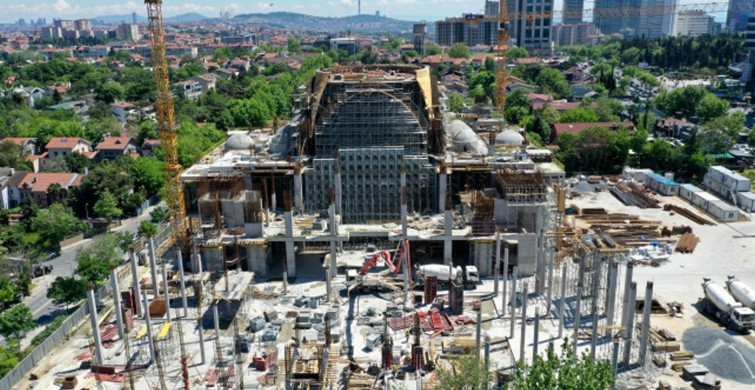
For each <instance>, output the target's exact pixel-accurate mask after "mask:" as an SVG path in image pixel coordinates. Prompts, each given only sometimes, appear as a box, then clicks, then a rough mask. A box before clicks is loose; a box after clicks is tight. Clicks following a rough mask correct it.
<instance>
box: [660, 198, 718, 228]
mask: <svg viewBox="0 0 755 390" xmlns="http://www.w3.org/2000/svg"><path fill="white" fill-rule="evenodd" d="M663 209H664V210H666V211H673V212H675V213H677V214H679V215H682V216H684V217H687V218H688V219H690V220H692V221H693V222H696V223H698V224H700V225H710V226H716V223H715V222H712V221H710V220H708V219H707V218H703V217H701V216H699V215H698V214H697V213H695V212H694V211H692V210H689V209H687V208H684V207H681V206H677V205H675V204H670V203H666V204H665V205H663Z"/></svg>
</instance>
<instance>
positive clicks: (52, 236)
mask: <svg viewBox="0 0 755 390" xmlns="http://www.w3.org/2000/svg"><path fill="white" fill-rule="evenodd" d="M32 227H33V229H34V230H35V231H36V232H38V233H39V235H40V237H41V238H42V239H43V240H45V241H47V242H48V243H49V244H50V245H55V246H57V245H58V244H59V243H60V242H61V241H63V240H64V239H66V238H68V237H70V236H71V235H72V234H74V233H75V232H77V231H78V230H79V220H78V218H76V217H75V216H74V215H73V213H72V212H71V210H69V209H68V208H66V207H65V206H63V205H62V204H60V203H53V204H52V205H50V207H49V208H48V209H47V210H42V211H40V212H39V214H37V216H36V217H34V220H33V221H32Z"/></svg>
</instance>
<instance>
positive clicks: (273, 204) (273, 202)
mask: <svg viewBox="0 0 755 390" xmlns="http://www.w3.org/2000/svg"><path fill="white" fill-rule="evenodd" d="M277 208H278V197H277V196H276V195H275V192H272V193H271V194H270V211H272V213H273V218H275V210H277Z"/></svg>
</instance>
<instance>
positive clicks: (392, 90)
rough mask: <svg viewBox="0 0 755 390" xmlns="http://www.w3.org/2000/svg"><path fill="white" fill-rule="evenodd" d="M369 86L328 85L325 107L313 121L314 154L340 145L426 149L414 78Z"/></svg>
mask: <svg viewBox="0 0 755 390" xmlns="http://www.w3.org/2000/svg"><path fill="white" fill-rule="evenodd" d="M411 81H412V82H401V83H388V82H386V83H375V84H373V85H372V86H365V85H359V88H355V87H356V85H351V83H348V84H328V87H327V90H326V92H325V94H324V96H323V100H324V101H325V102H326V103H325V104H326V105H325V107H324V109H323V111H322V112H321V114H320V115H319V117H318V120H317V122H316V123H315V154H316V155H317V156H320V157H330V156H333V155H334V154H335V153H336V152H337V151H338V150H339V149H340V148H360V147H371V146H403V147H404V148H405V151H406V153H407V154H412V155H414V154H423V153H426V152H427V142H428V141H427V133H428V130H429V127H430V125H429V120H428V118H427V116H426V115H425V114H424V113H423V112H422V110H420V108H419V106H418V105H417V104H416V103H415V100H417V99H418V97H419V96H420V93H419V86H418V84H417V83H416V81H414V80H411Z"/></svg>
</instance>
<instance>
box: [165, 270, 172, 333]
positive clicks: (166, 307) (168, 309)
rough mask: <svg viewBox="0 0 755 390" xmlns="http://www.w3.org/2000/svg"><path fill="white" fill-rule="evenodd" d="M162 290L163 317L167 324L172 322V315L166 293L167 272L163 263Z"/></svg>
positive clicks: (168, 296) (168, 294)
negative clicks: (163, 295) (163, 294)
mask: <svg viewBox="0 0 755 390" xmlns="http://www.w3.org/2000/svg"><path fill="white" fill-rule="evenodd" d="M163 288H164V289H165V309H166V310H165V315H166V316H167V317H166V318H167V319H168V322H170V321H172V320H173V315H172V314H170V293H169V292H168V271H166V269H165V263H163Z"/></svg>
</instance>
